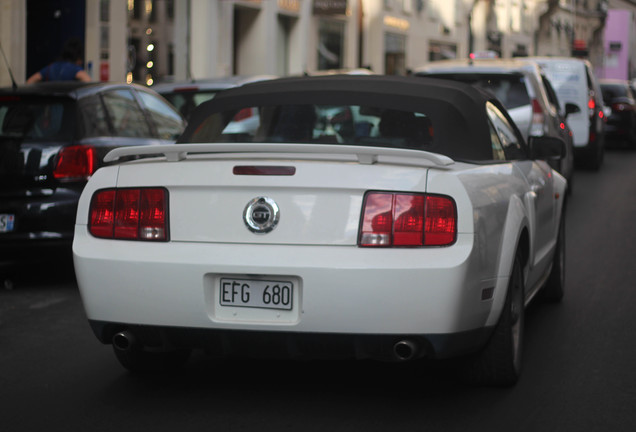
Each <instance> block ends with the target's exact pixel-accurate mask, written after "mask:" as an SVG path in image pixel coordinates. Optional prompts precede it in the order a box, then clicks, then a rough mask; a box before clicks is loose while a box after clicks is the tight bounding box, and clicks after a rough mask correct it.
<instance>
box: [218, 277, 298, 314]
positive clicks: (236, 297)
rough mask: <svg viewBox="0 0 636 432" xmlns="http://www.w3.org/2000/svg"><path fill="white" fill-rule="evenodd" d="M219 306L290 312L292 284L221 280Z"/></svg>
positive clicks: (271, 281) (292, 293)
mask: <svg viewBox="0 0 636 432" xmlns="http://www.w3.org/2000/svg"><path fill="white" fill-rule="evenodd" d="M220 285H221V286H220V287H219V303H220V304H221V306H235V307H250V308H260V309H283V310H291V309H292V304H293V295H294V284H293V283H292V282H289V281H274V280H256V279H234V278H222V279H221V281H220Z"/></svg>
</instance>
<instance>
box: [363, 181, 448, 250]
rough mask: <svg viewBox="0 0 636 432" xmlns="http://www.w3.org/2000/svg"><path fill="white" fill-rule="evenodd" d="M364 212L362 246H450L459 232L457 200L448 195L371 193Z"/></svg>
mask: <svg viewBox="0 0 636 432" xmlns="http://www.w3.org/2000/svg"><path fill="white" fill-rule="evenodd" d="M362 212H363V216H362V226H361V229H360V235H359V240H358V245H359V246H364V247H417V246H448V245H451V244H453V243H454V242H455V238H456V235H457V209H456V206H455V201H453V199H452V198H450V197H446V196H439V195H425V194H406V193H387V192H370V193H368V194H367V195H366V197H365V201H364V205H363V209H362Z"/></svg>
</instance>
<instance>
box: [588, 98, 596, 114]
mask: <svg viewBox="0 0 636 432" xmlns="http://www.w3.org/2000/svg"><path fill="white" fill-rule="evenodd" d="M587 107H588V108H589V114H590V118H592V117H594V115H595V113H594V111H595V110H596V101H595V100H594V98H592V97H591V98H590V100H588V101H587Z"/></svg>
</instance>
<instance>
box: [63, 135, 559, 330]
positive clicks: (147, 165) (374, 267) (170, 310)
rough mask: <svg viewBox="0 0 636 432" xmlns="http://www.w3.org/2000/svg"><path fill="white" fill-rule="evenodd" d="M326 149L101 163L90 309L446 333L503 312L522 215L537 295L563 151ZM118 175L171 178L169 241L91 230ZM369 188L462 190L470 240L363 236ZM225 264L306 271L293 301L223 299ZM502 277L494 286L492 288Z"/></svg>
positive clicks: (463, 224) (462, 224)
mask: <svg viewBox="0 0 636 432" xmlns="http://www.w3.org/2000/svg"><path fill="white" fill-rule="evenodd" d="M302 147H306V146H303V145H301V146H298V148H299V149H300V148H302ZM287 148H288V149H289V148H291V147H289V146H287ZM376 150H377V149H376ZM301 151H302V150H301ZM324 159H325V157H324V156H321V157H317V156H311V155H307V154H306V153H298V154H293V153H289V154H270V155H269V159H268V160H264V159H263V158H261V157H259V158H256V159H250V158H249V154H228V153H222V154H200V155H193V156H188V157H186V156H184V157H183V158H182V160H175V161H172V162H170V161H166V160H165V159H163V158H157V159H144V160H139V161H134V162H128V163H123V164H121V165H116V166H109V167H104V168H102V169H100V170H99V171H98V172H97V173H96V174H95V175H94V176H93V177H92V179H91V181H90V182H89V183H88V185H87V186H86V188H85V190H84V193H83V194H82V198H81V200H80V204H79V208H78V213H77V214H78V217H77V222H76V230H75V241H74V245H73V252H74V259H75V264H76V274H77V279H78V283H79V286H80V291H81V294H82V298H83V301H84V305H85V309H86V313H87V316H88V318H89V320H95V321H105V322H120V323H129V324H144V325H161V326H174V327H188V328H203V329H242V330H261V331H283V330H284V331H293V332H307V333H342V334H401V333H404V334H410V333H415V334H448V333H457V332H463V331H470V330H473V329H479V328H483V327H487V326H492V325H494V324H495V323H496V321H497V319H498V317H499V314H500V312H501V307H502V304H503V299H504V298H505V295H506V289H507V286H508V278H509V276H510V272H511V269H512V259H513V257H514V255H515V251H516V248H517V245H518V241H519V237H520V235H521V233H522V231H523V230H524V229H528V231H529V233H530V235H529V237H530V238H529V243H530V252H529V253H530V260H529V264H528V266H527V268H526V272H525V277H526V280H527V282H528V287H529V290H528V291H527V292H526V297H527V298H528V299H529V298H530V297H531V296H532V295H533V294H534V292H536V289H538V287H539V286H540V285H539V284H540V282H541V280H543V279H544V278H545V276H546V275H547V273H548V272H549V270H550V266H551V260H550V259H549V258H551V256H552V251H553V250H554V246H555V238H556V230H557V226H558V223H557V221H558V220H559V216H560V215H558V214H554V210H553V209H555V208H557V207H559V208H560V206H556V205H554V203H553V202H550V200H554V199H555V194H561V196H563V193H564V191H565V180H564V179H563V178H562V177H561V176H560V175H559V174H557V173H556V172H553V171H550V172H551V176H550V177H549V178H550V182H549V184H546V183H545V176H541V172H543V171H544V170H549V167H547V164H545V163H543V162H531V161H522V162H508V163H500V164H486V165H481V166H479V165H473V164H465V163H455V164H450V165H447V166H439V167H438V166H436V165H435V164H430V165H431V167H429V168H425V167H422V166H417V165H418V164H417V163H416V164H414V162H413V160H412V158H404V157H399V156H394V157H393V158H392V159H391V162H390V163H386V162H375V163H366V164H365V163H359V162H358V161H356V160H344V161H343V160H340V159H337V158H336V159H334V160H329V159H327V160H324ZM236 165H276V166H286V165H293V166H295V167H296V170H297V171H296V174H295V175H294V176H271V177H270V176H258V177H256V178H255V177H252V176H236V175H233V174H232V168H233V167H234V166H236ZM414 165H415V166H414ZM544 174H545V172H544ZM502 178H503V179H506V180H505V181H502ZM115 186H116V187H132V186H134V187H143V186H162V187H166V188H167V190H168V192H169V203H170V204H169V209H170V214H169V220H170V241H169V242H167V243H152V242H134V241H123V240H104V239H97V238H94V237H93V236H91V235H90V234H89V233H88V229H87V223H88V214H89V204H90V199H91V196H92V195H93V193H94V192H95V191H96V190H99V189H103V188H111V187H115ZM369 190H387V191H406V192H413V191H416V192H417V191H419V192H427V193H433V194H444V195H448V196H451V197H453V199H454V200H455V202H456V205H457V210H458V236H457V241H456V242H455V243H454V244H453V245H451V246H447V247H432V248H389V249H382V248H360V247H358V246H357V245H356V243H357V235H358V227H359V223H360V216H361V207H362V200H363V196H364V193H365V192H366V191H369ZM257 196H268V197H271V198H273V199H274V200H275V201H276V202H277V203H278V205H279V207H280V209H281V219H280V223H279V226H278V227H277V228H276V229H275V230H274V231H272V232H271V233H268V234H265V235H264V234H254V233H252V232H250V231H249V230H248V229H247V228H246V226H245V223H244V222H243V217H242V213H243V211H244V209H245V206H246V205H247V203H248V202H249V201H250V200H251V199H252V198H254V197H257ZM559 211H560V210H559ZM475 227H478V229H475ZM221 277H236V278H253V279H261V278H267V279H276V280H281V279H282V280H289V281H292V282H294V285H295V290H296V291H295V292H294V305H293V308H292V310H291V311H281V310H265V309H262V310H261V309H253V308H239V307H221V306H219V288H218V281H219V279H220V278H221ZM493 288H494V293H493V295H492V296H491V297H487V298H486V299H482V298H483V296H484V292H487V291H489V290H490V291H491V292H492V290H493Z"/></svg>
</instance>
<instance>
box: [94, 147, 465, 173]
mask: <svg viewBox="0 0 636 432" xmlns="http://www.w3.org/2000/svg"><path fill="white" fill-rule="evenodd" d="M200 153H215V154H218V153H253V154H254V153H256V154H262V155H265V156H264V157H268V158H271V154H272V153H277V154H278V155H279V156H282V155H283V154H287V155H288V156H282V157H289V158H290V159H292V158H293V159H297V158H298V154H299V153H302V154H314V155H320V158H321V159H322V158H324V157H325V155H329V154H330V155H353V156H355V157H356V158H357V160H358V163H360V164H363V165H371V164H374V163H376V162H378V161H379V160H381V161H382V162H386V163H391V162H394V163H399V164H401V165H404V161H403V159H405V158H406V159H408V160H409V163H408V164H409V165H424V166H430V163H431V162H432V163H433V164H434V165H435V166H436V167H439V168H444V167H448V166H450V165H452V164H454V163H455V161H454V160H453V159H451V158H449V157H448V156H444V155H440V154H437V153H430V152H426V151H422V150H410V149H400V148H388V147H368V146H348V145H338V146H335V145H328V144H261V143H259V144H242V143H236V144H235V143H232V144H171V145H149V146H133V147H119V148H116V149H114V150H111V151H110V152H109V153H108V154H106V156H105V157H104V162H107V163H108V162H115V161H117V160H119V159H120V158H123V157H134V156H161V155H163V156H165V158H166V160H167V161H168V162H178V161H181V160H184V159H186V158H187V157H188V155H189V154H200ZM251 156H254V155H251ZM313 158H315V156H314V157H313ZM398 158H399V159H402V160H401V161H398V160H397V159H398ZM392 159H393V160H392Z"/></svg>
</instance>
